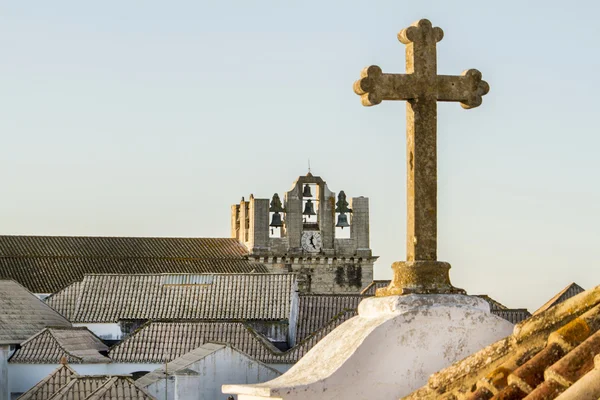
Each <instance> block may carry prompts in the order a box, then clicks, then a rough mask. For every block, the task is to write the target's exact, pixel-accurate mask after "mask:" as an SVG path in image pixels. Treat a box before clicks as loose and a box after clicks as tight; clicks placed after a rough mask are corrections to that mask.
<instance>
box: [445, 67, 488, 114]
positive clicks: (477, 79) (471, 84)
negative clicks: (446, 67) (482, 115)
mask: <svg viewBox="0 0 600 400" xmlns="http://www.w3.org/2000/svg"><path fill="white" fill-rule="evenodd" d="M436 81H437V99H438V101H460V105H461V106H462V107H463V108H475V107H478V106H479V105H481V102H482V97H483V96H485V95H486V94H487V93H488V92H489V91H490V86H489V85H488V83H487V82H486V81H484V80H482V79H481V72H479V71H477V70H476V69H469V70H467V71H465V72H463V73H462V75H461V76H451V75H438V76H437V77H436Z"/></svg>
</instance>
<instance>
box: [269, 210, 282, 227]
mask: <svg viewBox="0 0 600 400" xmlns="http://www.w3.org/2000/svg"><path fill="white" fill-rule="evenodd" d="M269 226H272V227H273V228H281V227H282V226H283V222H282V221H281V214H279V213H278V212H275V213H273V218H271V224H269Z"/></svg>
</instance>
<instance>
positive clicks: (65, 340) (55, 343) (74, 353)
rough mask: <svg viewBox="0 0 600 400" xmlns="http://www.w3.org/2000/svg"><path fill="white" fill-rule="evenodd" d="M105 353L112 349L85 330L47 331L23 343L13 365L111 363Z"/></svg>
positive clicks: (83, 328) (80, 328)
mask: <svg viewBox="0 0 600 400" xmlns="http://www.w3.org/2000/svg"><path fill="white" fill-rule="evenodd" d="M101 351H108V347H107V346H106V345H105V344H104V343H102V341H101V340H100V339H99V338H98V337H97V336H96V335H94V334H93V333H92V332H90V331H89V330H88V329H87V328H85V327H77V328H46V329H44V330H42V331H41V332H39V333H38V334H36V335H34V336H32V337H31V338H29V339H27V340H26V341H25V342H23V343H21V347H20V348H19V349H17V350H16V351H15V353H14V354H13V356H12V357H11V358H10V362H11V363H18V364H21V363H27V364H54V363H59V362H61V360H62V359H63V357H64V358H66V360H67V362H68V363H70V364H91V363H109V362H110V359H109V358H108V357H105V356H103V355H102V354H100V352H101Z"/></svg>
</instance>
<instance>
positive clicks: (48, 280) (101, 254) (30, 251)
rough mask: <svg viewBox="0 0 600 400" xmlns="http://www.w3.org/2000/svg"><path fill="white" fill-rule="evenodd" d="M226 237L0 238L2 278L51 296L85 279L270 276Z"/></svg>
mask: <svg viewBox="0 0 600 400" xmlns="http://www.w3.org/2000/svg"><path fill="white" fill-rule="evenodd" d="M247 255H248V251H247V249H246V247H245V246H244V245H242V244H241V243H240V242H239V241H237V239H230V238H141V237H87V236H75V237H69V236H0V278H10V279H14V280H16V281H18V282H19V283H21V284H22V285H24V286H25V287H27V288H28V289H29V290H31V291H32V292H34V293H55V292H57V291H59V290H60V289H62V288H64V287H65V286H67V285H69V284H70V283H72V282H76V281H80V280H81V279H83V276H84V275H85V274H123V273H127V274H148V273H194V274H195V273H249V272H252V271H256V272H268V270H267V268H266V267H265V266H264V265H262V264H251V263H250V262H249V261H248V260H247V259H246V256H247Z"/></svg>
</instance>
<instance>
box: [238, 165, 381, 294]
mask: <svg viewBox="0 0 600 400" xmlns="http://www.w3.org/2000/svg"><path fill="white" fill-rule="evenodd" d="M231 237H234V238H236V239H238V240H239V241H240V242H242V243H243V244H244V245H245V246H246V247H247V248H248V252H249V253H250V255H249V258H250V260H251V261H254V262H257V263H261V264H264V265H266V266H267V267H268V268H269V270H270V271H271V272H274V273H278V272H295V273H297V274H298V286H299V289H300V291H301V292H304V293H357V292H360V290H362V289H363V288H364V287H365V286H367V285H368V284H369V283H371V281H372V280H373V263H374V262H375V260H376V259H377V257H374V256H373V255H372V251H371V248H370V245H369V199H368V198H366V197H362V196H361V197H351V198H348V199H347V198H346V194H345V193H344V191H340V192H339V193H338V194H337V196H336V194H335V193H334V192H332V191H330V190H329V188H328V187H327V183H326V182H325V181H324V180H323V179H321V177H319V176H314V175H312V174H311V173H310V172H309V173H308V174H307V175H306V176H300V177H299V178H298V179H296V181H295V182H294V184H293V186H292V189H291V190H290V191H288V192H285V193H284V195H283V199H281V198H280V197H279V195H278V194H277V193H275V194H274V195H273V197H272V199H270V200H269V199H257V198H254V196H253V195H250V198H249V200H248V201H246V200H245V199H244V198H242V201H241V202H240V203H239V204H234V205H232V206H231Z"/></svg>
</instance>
